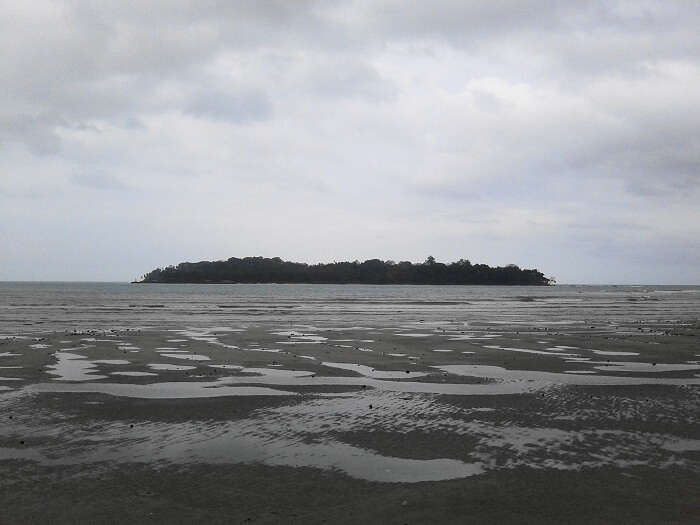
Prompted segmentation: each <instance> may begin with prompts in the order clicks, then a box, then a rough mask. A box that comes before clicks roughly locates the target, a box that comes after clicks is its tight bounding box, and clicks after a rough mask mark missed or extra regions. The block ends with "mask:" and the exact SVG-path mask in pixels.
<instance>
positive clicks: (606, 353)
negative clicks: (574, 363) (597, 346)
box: [591, 350, 639, 355]
mask: <svg viewBox="0 0 700 525" xmlns="http://www.w3.org/2000/svg"><path fill="white" fill-rule="evenodd" d="M591 352H593V353H594V354H598V355H639V352H612V351H607V350H591Z"/></svg>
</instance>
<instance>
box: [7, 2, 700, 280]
mask: <svg viewBox="0 0 700 525" xmlns="http://www.w3.org/2000/svg"><path fill="white" fill-rule="evenodd" d="M0 14H1V16H0V44H1V45H2V48H3V50H4V52H3V53H1V54H0V71H3V75H2V87H3V89H2V90H0V167H1V170H0V242H1V243H2V247H3V249H2V250H0V279H46V280H48V279H78V280H80V279H88V280H91V279H107V280H125V279H130V278H133V277H135V276H137V275H139V274H140V273H143V272H145V271H147V270H150V269H152V268H153V267H155V266H161V265H165V264H169V263H177V262H180V261H183V260H201V259H219V258H228V257H231V256H246V255H265V256H281V257H283V258H288V259H292V260H306V261H329V260H334V259H336V260H341V259H356V258H358V259H363V258H370V257H380V258H387V259H389V258H391V259H395V260H414V261H415V260H423V259H424V258H425V257H426V256H427V255H429V254H432V255H434V256H435V257H436V258H438V259H439V260H455V259H458V258H461V257H465V258H469V259H471V260H473V261H476V262H486V263H489V264H508V263H517V264H519V265H521V266H523V267H538V268H539V269H540V270H542V271H544V272H545V273H546V274H547V275H554V276H556V277H557V279H558V280H559V281H560V282H591V283H600V282H626V283H643V282H650V283H665V282H669V283H698V282H700V211H699V210H700V206H698V202H700V184H699V183H700V169H699V168H700V132H699V131H698V130H700V112H698V111H697V108H698V107H700V59H699V56H698V55H699V54H700V33H699V32H698V31H697V28H698V27H700V7H698V5H697V2H694V1H688V2H682V1H678V2H656V1H655V2H644V1H634V2H631V1H630V2H625V1H618V2H615V1H612V2H611V1H606V2H583V3H582V2H575V1H571V2H554V1H552V2H549V1H543V2H538V3H537V5H536V6H535V5H534V4H524V3H523V2H516V1H505V0H504V1H499V2H477V1H473V2H469V1H467V2H465V1H447V0H441V1H433V2H405V1H398V0H385V1H377V0H371V1H370V0H356V1H341V0H337V1H333V2H325V1H324V2H321V1H312V0H308V1H296V2H277V1H272V0H270V1H246V2H243V1H240V2H234V1H227V2H219V1H213V0H212V1H206V0H205V1H197V2H194V1H193V2H185V1H170V0H169V1H151V2H123V1H114V2H109V1H104V2H99V3H98V4H95V3H94V2H86V1H72V2H71V1H69V2H62V3H56V2H42V1H40V0H37V1H35V2H9V1H0Z"/></svg>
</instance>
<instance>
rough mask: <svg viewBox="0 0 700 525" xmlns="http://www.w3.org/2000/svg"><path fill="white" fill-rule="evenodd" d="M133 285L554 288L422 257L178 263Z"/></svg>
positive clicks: (505, 270)
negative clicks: (419, 260)
mask: <svg viewBox="0 0 700 525" xmlns="http://www.w3.org/2000/svg"><path fill="white" fill-rule="evenodd" d="M133 282H134V283H197V284H207V283H212V284H214V283H279V284H287V283H308V284H439V285H444V284H448V285H455V284H463V285H464V284H487V285H530V286H532V285H535V286H548V285H553V284H554V282H555V281H554V279H553V278H548V277H545V276H544V275H543V274H542V272H540V271H539V270H536V269H530V270H526V269H521V268H520V267H518V266H517V265H515V264H508V265H507V266H497V267H491V266H488V265H486V264H472V263H471V262H470V261H469V260H467V259H460V260H459V261H456V262H452V263H449V264H445V263H441V262H437V261H436V260H435V258H434V257H432V256H431V257H428V258H427V259H426V260H425V262H422V263H412V262H409V261H401V262H398V263H397V262H394V261H391V260H388V261H382V260H380V259H369V260H367V261H364V262H359V261H353V262H332V263H318V264H307V263H299V262H291V261H284V260H282V259H281V258H279V257H273V258H265V257H244V258H236V257H231V258H230V259H228V260H226V261H201V262H195V263H191V262H183V263H180V264H178V265H177V266H167V267H165V268H156V269H155V270H152V271H150V272H148V273H147V274H145V275H143V276H142V277H141V279H137V280H135V281H133Z"/></svg>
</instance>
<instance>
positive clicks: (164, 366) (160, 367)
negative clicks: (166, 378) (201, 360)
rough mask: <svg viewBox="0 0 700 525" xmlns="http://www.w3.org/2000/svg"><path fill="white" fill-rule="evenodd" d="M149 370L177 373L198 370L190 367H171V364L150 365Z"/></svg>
mask: <svg viewBox="0 0 700 525" xmlns="http://www.w3.org/2000/svg"><path fill="white" fill-rule="evenodd" d="M147 366H148V368H150V369H152V370H175V371H182V370H194V369H195V368H197V367H196V366H188V365H171V364H170V363H149V364H148V365H147Z"/></svg>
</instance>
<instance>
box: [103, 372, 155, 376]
mask: <svg viewBox="0 0 700 525" xmlns="http://www.w3.org/2000/svg"><path fill="white" fill-rule="evenodd" d="M110 375H113V376H132V377H145V376H157V375H158V374H154V373H153V372H110Z"/></svg>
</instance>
